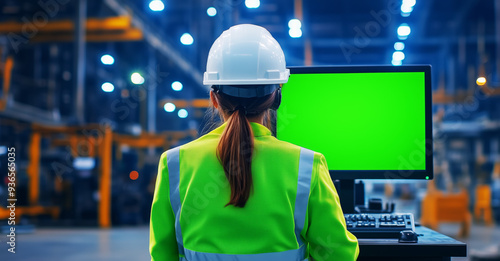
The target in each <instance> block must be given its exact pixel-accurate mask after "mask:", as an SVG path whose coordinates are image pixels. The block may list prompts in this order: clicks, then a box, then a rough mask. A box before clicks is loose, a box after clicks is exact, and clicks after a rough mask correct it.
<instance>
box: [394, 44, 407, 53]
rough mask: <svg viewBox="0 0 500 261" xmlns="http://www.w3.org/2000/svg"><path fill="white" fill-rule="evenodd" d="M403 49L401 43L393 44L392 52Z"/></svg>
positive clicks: (403, 46) (403, 45)
mask: <svg viewBox="0 0 500 261" xmlns="http://www.w3.org/2000/svg"><path fill="white" fill-rule="evenodd" d="M404 49H405V44H404V43H403V42H396V43H395V44H394V50H396V51H403V50H404Z"/></svg>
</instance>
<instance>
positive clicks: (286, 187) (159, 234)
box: [149, 123, 359, 261]
mask: <svg viewBox="0 0 500 261" xmlns="http://www.w3.org/2000/svg"><path fill="white" fill-rule="evenodd" d="M250 124H251V127H252V130H253V135H254V152H253V157H252V166H251V168H252V178H253V190H252V193H251V194H250V197H249V199H248V201H247V203H246V205H245V207H243V208H239V207H235V206H233V205H229V206H227V207H226V206H225V205H226V204H227V203H228V202H229V197H230V193H231V189H230V187H229V182H228V181H227V179H226V176H225V173H224V170H223V168H222V166H221V164H220V162H219V161H218V159H217V156H216V148H217V145H218V142H219V139H220V136H221V134H222V132H223V130H224V128H225V126H226V125H225V124H223V125H222V126H220V127H219V128H217V129H215V130H213V131H212V132H210V133H208V134H206V135H204V136H202V137H200V138H199V139H197V140H195V141H192V142H190V143H188V144H185V145H183V146H181V147H177V148H174V149H171V150H169V151H167V152H165V153H163V154H162V156H161V158H160V163H159V170H158V177H157V181H156V189H155V193H154V199H153V204H152V208H151V223H150V249H149V250H150V253H151V260H153V261H172V260H187V261H226V260H227V261H229V260H231V261H253V260H255V261H268V260H269V261H281V260H283V261H302V260H315V261H321V260H355V259H356V258H357V256H358V253H359V248H358V242H357V239H356V237H354V236H353V235H352V234H351V233H350V232H348V231H347V230H346V225H345V220H344V216H343V213H342V210H341V208H340V203H339V197H338V194H337V192H336V190H335V187H334V185H333V183H332V180H331V179H330V175H329V173H328V167H327V165H326V160H325V157H324V156H323V155H322V154H320V153H315V152H312V151H310V150H307V149H304V148H301V147H299V146H296V145H293V144H290V143H287V142H284V141H280V140H277V139H276V138H275V137H273V136H272V135H271V132H270V131H269V130H268V129H267V128H266V127H264V126H262V125H260V124H257V123H250ZM312 135H313V134H312ZM310 257H312V258H313V259H310Z"/></svg>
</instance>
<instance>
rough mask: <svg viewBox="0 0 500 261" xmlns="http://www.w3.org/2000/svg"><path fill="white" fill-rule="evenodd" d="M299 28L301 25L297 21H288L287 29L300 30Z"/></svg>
mask: <svg viewBox="0 0 500 261" xmlns="http://www.w3.org/2000/svg"><path fill="white" fill-rule="evenodd" d="M301 27H302V23H301V22H300V20H299V19H291V20H290V21H288V28H290V29H294V28H297V29H300V28H301Z"/></svg>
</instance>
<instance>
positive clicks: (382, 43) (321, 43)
mask: <svg viewBox="0 0 500 261" xmlns="http://www.w3.org/2000/svg"><path fill="white" fill-rule="evenodd" d="M410 38H411V36H410ZM353 39H354V38H353V37H347V38H313V39H312V46H313V47H314V48H328V47H331V48H339V46H340V44H341V43H347V44H350V45H352V46H355V44H354V43H353V41H354V40H353ZM484 40H485V42H486V43H494V42H495V36H494V35H489V36H486V37H485V38H484ZM409 41H411V43H412V45H414V46H417V47H427V46H438V45H439V46H441V45H443V44H452V43H457V41H456V39H450V38H449V37H430V38H420V39H415V38H413V39H411V40H409ZM465 42H466V43H467V44H476V43H477V36H475V35H473V36H467V37H466V38H465ZM392 44H393V43H392V42H390V41H388V40H387V38H385V37H384V38H371V39H370V42H369V43H368V45H367V46H366V47H365V48H372V47H392ZM283 46H290V47H299V46H302V43H301V42H292V41H290V42H287V43H286V44H283ZM363 49H364V48H363Z"/></svg>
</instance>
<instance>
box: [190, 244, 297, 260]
mask: <svg viewBox="0 0 500 261" xmlns="http://www.w3.org/2000/svg"><path fill="white" fill-rule="evenodd" d="M185 251H186V259H187V260H189V261H257V260H258V261H305V260H307V259H304V256H305V254H306V246H305V245H302V246H301V247H300V248H299V249H293V250H288V251H283V252H273V253H263V254H249V255H228V254H217V253H203V252H196V251H191V250H189V249H185Z"/></svg>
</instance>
